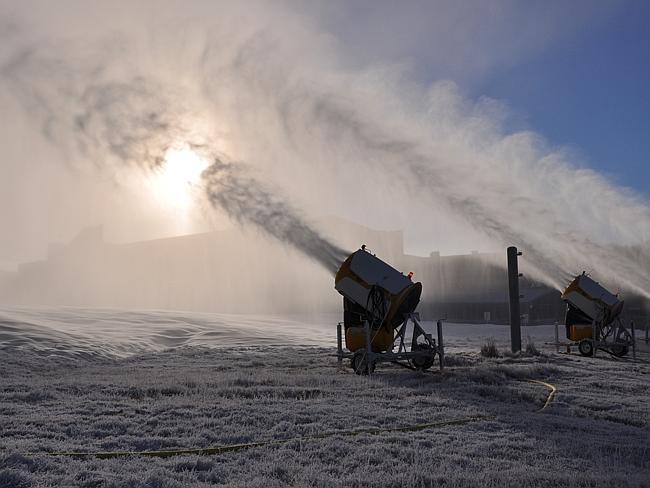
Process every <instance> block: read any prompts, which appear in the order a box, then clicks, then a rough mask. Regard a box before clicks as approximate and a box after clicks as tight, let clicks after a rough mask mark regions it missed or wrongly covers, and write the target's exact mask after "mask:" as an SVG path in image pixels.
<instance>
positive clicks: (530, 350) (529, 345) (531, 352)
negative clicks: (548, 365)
mask: <svg viewBox="0 0 650 488" xmlns="http://www.w3.org/2000/svg"><path fill="white" fill-rule="evenodd" d="M539 355H540V352H539V351H538V350H537V347H535V343H534V342H533V340H532V339H531V338H530V337H528V340H527V341H526V356H539Z"/></svg>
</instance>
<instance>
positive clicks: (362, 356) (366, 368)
mask: <svg viewBox="0 0 650 488" xmlns="http://www.w3.org/2000/svg"><path fill="white" fill-rule="evenodd" d="M351 366H352V369H353V370H354V372H355V373H357V374H364V375H367V374H372V373H374V371H375V362H374V361H368V355H367V354H366V350H365V349H358V350H357V351H355V353H354V356H352V361H351Z"/></svg>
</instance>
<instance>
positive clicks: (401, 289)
mask: <svg viewBox="0 0 650 488" xmlns="http://www.w3.org/2000/svg"><path fill="white" fill-rule="evenodd" d="M412 276H413V273H409V274H408V275H404V273H401V272H399V271H397V270H396V269H395V268H393V267H392V266H390V265H389V264H387V263H385V262H384V261H382V260H381V259H379V258H378V257H377V256H375V255H374V254H372V253H370V252H369V251H368V250H367V249H366V247H365V245H364V246H361V249H359V250H358V251H356V252H353V253H352V254H351V255H350V256H349V257H348V258H347V259H346V260H345V261H344V262H343V264H341V267H340V268H339V270H338V272H337V273H336V277H335V279H334V288H335V289H336V290H337V291H338V292H339V293H340V294H341V295H343V325H344V328H345V345H346V347H347V349H348V350H349V351H350V352H351V353H353V354H352V355H350V357H351V358H352V367H353V368H354V369H355V371H356V372H357V373H360V374H361V373H369V372H371V370H372V369H374V365H375V362H377V361H380V360H382V361H383V360H386V361H388V360H390V361H399V360H401V359H407V360H408V361H409V363H410V365H411V366H412V367H415V368H418V369H427V368H429V367H431V365H432V364H433V358H434V356H435V353H436V352H438V348H437V346H436V343H435V340H433V339H432V337H431V335H430V334H427V333H426V332H425V331H424V330H423V329H422V327H421V325H420V323H419V316H418V315H417V314H416V313H415V309H416V307H417V305H418V303H419V302H420V295H421V294H422V284H421V283H419V282H417V283H415V282H413V280H412ZM409 320H410V321H412V322H413V324H414V327H413V337H412V338H411V343H410V350H408V349H407V347H406V340H405V333H406V324H407V322H408V321H409ZM340 328H341V324H339V359H341V358H342V357H346V354H345V353H343V351H342V345H341V335H342V334H341V330H340ZM439 337H440V338H441V337H442V336H441V333H440V334H439ZM439 341H440V340H439ZM396 346H397V347H398V348H399V349H398V351H397V352H396V353H395V352H393V349H394V348H395V347H396ZM368 353H370V355H368ZM369 356H371V357H373V358H374V359H372V360H369V359H368V357H369Z"/></svg>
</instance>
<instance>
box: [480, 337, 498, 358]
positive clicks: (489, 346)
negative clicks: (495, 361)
mask: <svg viewBox="0 0 650 488" xmlns="http://www.w3.org/2000/svg"><path fill="white" fill-rule="evenodd" d="M481 356H483V357H485V358H498V357H499V356H501V354H500V353H499V349H498V348H497V343H496V341H495V340H494V337H490V338H489V339H488V340H487V341H485V344H483V345H482V346H481Z"/></svg>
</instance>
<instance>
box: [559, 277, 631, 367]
mask: <svg viewBox="0 0 650 488" xmlns="http://www.w3.org/2000/svg"><path fill="white" fill-rule="evenodd" d="M562 299H563V300H564V301H565V302H566V303H567V311H566V317H565V321H564V323H565V325H566V335H567V339H569V340H570V341H572V342H574V343H577V344H578V349H579V350H580V353H581V354H583V355H585V356H591V355H592V354H593V352H594V349H595V348H598V349H603V350H605V351H608V352H610V353H612V354H615V355H617V356H622V355H624V354H626V353H627V349H628V346H630V345H632V341H631V339H632V338H631V336H630V333H629V332H628V331H627V329H626V328H625V327H624V326H623V324H622V322H621V320H620V315H621V312H622V311H623V304H624V302H623V300H621V299H619V297H618V296H617V295H614V294H612V293H610V292H609V291H608V290H607V289H605V288H604V287H603V286H602V285H601V284H600V283H598V282H596V281H594V280H592V279H591V278H590V277H589V276H587V275H586V274H584V273H582V274H581V275H578V276H576V277H575V279H574V280H573V281H572V282H571V283H570V284H569V286H567V287H566V289H565V290H564V293H562ZM594 334H595V336H594Z"/></svg>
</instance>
